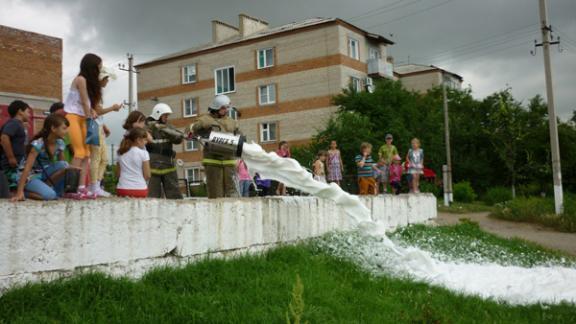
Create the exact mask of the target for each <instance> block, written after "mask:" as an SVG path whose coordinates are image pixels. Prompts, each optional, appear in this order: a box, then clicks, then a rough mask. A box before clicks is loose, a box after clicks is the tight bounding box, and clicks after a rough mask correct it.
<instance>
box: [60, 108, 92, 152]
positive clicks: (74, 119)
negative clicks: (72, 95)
mask: <svg viewBox="0 0 576 324" xmlns="http://www.w3.org/2000/svg"><path fill="white" fill-rule="evenodd" d="M66 119H68V122H69V123H70V127H68V134H70V145H72V149H73V150H74V158H75V159H84V158H88V157H90V146H89V145H88V144H86V133H87V131H88V129H87V128H86V118H85V117H82V116H79V115H75V114H66Z"/></svg>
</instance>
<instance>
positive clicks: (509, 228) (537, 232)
mask: <svg viewBox="0 0 576 324" xmlns="http://www.w3.org/2000/svg"><path fill="white" fill-rule="evenodd" d="M460 218H468V219H470V220H472V221H474V222H477V223H478V224H480V228H482V229H483V230H485V231H487V232H489V233H492V234H496V235H498V236H501V237H504V238H512V237H517V238H521V239H524V240H527V241H532V242H535V243H538V244H540V245H542V246H545V247H547V248H551V249H556V250H560V251H563V252H566V253H568V254H571V255H574V256H576V233H561V232H557V231H554V230H552V229H549V228H546V227H543V226H540V225H536V224H529V223H517V222H509V221H504V220H499V219H494V218H490V217H488V213H470V214H451V213H441V212H439V213H438V219H437V220H436V222H437V223H438V224H440V225H453V224H457V223H458V222H459V219H460Z"/></svg>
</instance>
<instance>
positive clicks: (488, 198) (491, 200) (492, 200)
mask: <svg viewBox="0 0 576 324" xmlns="http://www.w3.org/2000/svg"><path fill="white" fill-rule="evenodd" d="M483 200H484V202H485V203H486V204H487V205H490V206H493V205H495V204H499V203H503V202H505V201H508V200H512V191H511V189H510V188H505V187H494V188H490V189H488V191H486V194H485V195H484V199H483Z"/></svg>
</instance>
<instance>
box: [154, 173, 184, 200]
mask: <svg viewBox="0 0 576 324" xmlns="http://www.w3.org/2000/svg"><path fill="white" fill-rule="evenodd" d="M162 191H164V195H163V194H162ZM148 197H149V198H164V197H166V199H183V198H182V193H181V192H180V188H179V186H178V175H177V174H176V171H174V172H170V173H167V174H163V175H157V174H153V175H152V177H151V178H150V183H148Z"/></svg>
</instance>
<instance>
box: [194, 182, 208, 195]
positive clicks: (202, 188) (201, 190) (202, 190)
mask: <svg viewBox="0 0 576 324" xmlns="http://www.w3.org/2000/svg"><path fill="white" fill-rule="evenodd" d="M190 196H191V197H208V191H207V190H206V184H204V183H202V184H200V185H191V186H190Z"/></svg>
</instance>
